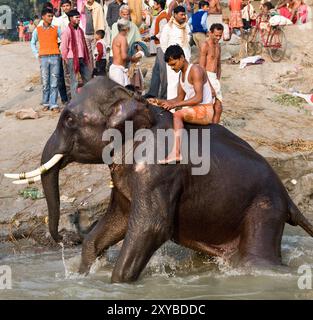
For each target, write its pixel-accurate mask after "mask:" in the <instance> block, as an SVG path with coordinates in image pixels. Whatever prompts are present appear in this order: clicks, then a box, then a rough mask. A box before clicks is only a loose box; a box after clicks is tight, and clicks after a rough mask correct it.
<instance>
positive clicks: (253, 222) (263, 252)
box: [239, 203, 286, 267]
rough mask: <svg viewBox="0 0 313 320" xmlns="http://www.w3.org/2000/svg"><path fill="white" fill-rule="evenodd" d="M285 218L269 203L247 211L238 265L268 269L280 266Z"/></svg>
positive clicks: (241, 236)
mask: <svg viewBox="0 0 313 320" xmlns="http://www.w3.org/2000/svg"><path fill="white" fill-rule="evenodd" d="M285 219H286V217H285V214H284V213H283V212H280V211H278V210H277V209H275V208H273V206H272V205H271V204H269V203H263V208H262V205H260V203H258V204H257V205H256V206H252V207H250V208H249V209H248V212H247V215H246V217H245V220H244V225H243V229H242V232H241V235H240V243H239V257H240V261H239V264H240V265H242V266H256V267H268V266H273V265H281V264H282V262H281V238H282V234H283V231H284V224H285V223H284V221H285Z"/></svg>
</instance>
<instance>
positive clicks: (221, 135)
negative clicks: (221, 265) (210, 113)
mask: <svg viewBox="0 0 313 320" xmlns="http://www.w3.org/2000/svg"><path fill="white" fill-rule="evenodd" d="M210 131H211V132H210V170H209V173H208V174H206V175H199V176H195V175H192V174H191V172H189V174H186V175H184V179H183V182H182V183H183V185H184V186H183V190H184V191H183V193H182V194H181V197H180V203H179V207H178V210H177V213H176V219H177V223H176V224H175V225H176V226H177V228H176V230H175V234H176V237H177V238H179V234H180V236H181V237H184V238H189V239H190V238H197V239H198V240H199V241H201V239H202V240H204V239H205V240H206V241H212V243H215V244H220V243H224V242H225V241H231V240H232V239H234V238H236V237H237V236H238V235H239V233H240V228H241V224H242V222H243V220H244V218H245V214H246V209H247V208H248V207H249V206H250V205H251V204H252V202H253V200H254V199H255V198H256V197H257V196H258V195H260V194H263V195H265V196H269V197H271V198H272V197H281V198H282V202H284V201H285V200H284V197H285V196H286V193H285V190H284V189H283V186H282V184H281V182H280V180H279V178H278V177H277V175H276V174H275V172H274V171H273V169H272V168H271V167H270V165H269V164H268V163H267V161H266V160H265V159H264V158H263V157H262V156H261V155H259V154H258V153H257V152H256V151H255V150H254V149H253V148H252V147H251V146H250V145H249V144H248V143H247V142H245V141H244V140H242V139H240V138H239V137H237V136H236V135H234V134H233V133H231V132H230V131H229V130H227V129H225V128H223V127H221V126H218V125H214V126H211V129H210Z"/></svg>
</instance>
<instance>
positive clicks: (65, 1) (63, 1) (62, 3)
mask: <svg viewBox="0 0 313 320" xmlns="http://www.w3.org/2000/svg"><path fill="white" fill-rule="evenodd" d="M66 3H68V4H69V5H72V2H71V0H62V1H61V7H62V6H63V5H64V4H66Z"/></svg>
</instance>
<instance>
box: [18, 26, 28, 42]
mask: <svg viewBox="0 0 313 320" xmlns="http://www.w3.org/2000/svg"><path fill="white" fill-rule="evenodd" d="M17 30H18V38H19V40H20V42H24V41H25V30H26V27H25V26H24V23H23V21H20V23H19V26H18V27H17Z"/></svg>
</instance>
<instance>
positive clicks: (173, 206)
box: [7, 77, 313, 282]
mask: <svg viewBox="0 0 313 320" xmlns="http://www.w3.org/2000/svg"><path fill="white" fill-rule="evenodd" d="M126 121H132V125H133V128H134V132H138V130H140V129H149V130H150V131H151V139H152V141H151V143H152V142H156V141H157V132H158V130H159V129H164V128H165V129H169V128H172V126H173V115H172V113H170V112H167V111H164V110H162V109H160V108H158V107H155V106H151V105H149V104H148V103H147V102H146V101H141V100H138V99H136V97H134V96H133V94H131V93H130V92H128V91H127V90H126V89H125V88H122V87H121V86H119V85H117V84H116V83H115V82H113V81H111V80H109V79H108V78H104V77H97V78H95V79H93V80H91V81H90V82H89V83H88V84H87V85H86V86H84V87H83V89H82V91H81V93H80V94H78V95H77V96H76V97H75V98H74V99H73V100H72V101H71V103H70V104H69V105H68V106H67V107H66V108H65V109H64V111H63V112H62V114H61V117H60V120H59V123H58V125H57V128H56V130H55V132H54V133H53V134H52V136H51V137H50V139H49V140H48V142H47V144H46V146H45V148H44V151H43V154H42V166H41V167H40V168H39V169H38V170H35V171H34V172H31V173H24V174H22V175H7V176H8V177H10V178H22V180H21V181H22V182H27V181H28V180H27V179H28V178H34V177H37V178H36V179H38V177H40V175H41V180H42V185H43V188H44V192H45V196H46V201H47V204H48V211H49V231H50V233H51V235H52V237H53V239H54V240H55V241H57V242H60V241H62V237H61V235H60V234H59V232H58V223H59V218H60V197H59V184H58V177H59V172H60V170H61V169H63V168H64V167H65V166H66V165H67V164H69V163H71V162H79V163H95V164H96V163H103V159H102V151H103V149H104V148H105V147H106V146H107V145H108V143H109V141H103V140H102V137H103V133H104V132H106V131H107V130H109V129H116V130H118V132H121V134H122V135H123V134H124V129H125V126H126ZM185 128H186V129H187V131H188V132H190V134H191V129H193V130H196V132H198V133H199V135H198V136H199V141H198V147H199V153H201V148H202V141H201V137H202V136H201V132H202V131H203V130H209V131H210V137H211V138H210V141H205V145H207V144H209V143H210V153H211V156H210V160H211V162H210V163H211V165H210V171H209V172H208V173H207V174H205V175H193V174H192V163H189V162H188V163H187V164H178V165H167V166H164V165H159V164H157V162H156V161H155V164H147V163H145V162H141V163H136V162H135V163H133V164H125V163H121V164H115V163H111V164H109V168H110V171H111V177H112V180H113V183H114V188H113V189H112V194H111V200H110V204H109V207H108V209H107V211H106V212H105V213H104V215H103V217H102V218H101V219H100V220H99V222H98V223H97V224H96V226H95V227H94V228H93V229H92V231H91V232H90V233H89V234H88V235H87V236H86V237H85V239H84V242H83V248H82V261H81V266H80V272H82V273H87V272H88V271H89V269H90V267H91V265H92V264H93V263H94V262H95V260H96V258H97V257H99V256H101V255H103V254H104V253H105V251H106V250H107V249H108V248H109V247H110V246H113V245H114V244H116V243H118V242H119V241H120V240H124V241H123V245H122V248H121V250H120V253H119V256H118V259H117V262H116V264H115V267H114V270H113V274H112V282H131V281H135V280H137V279H138V277H139V275H140V273H141V272H142V270H143V269H144V268H145V266H146V264H147V263H148V261H149V259H150V257H151V256H152V255H153V254H154V252H155V251H156V250H157V249H158V248H159V247H160V246H161V245H162V244H164V243H165V242H166V241H168V240H172V241H175V242H177V243H178V244H180V245H182V246H185V247H188V248H191V249H194V250H197V251H200V252H203V253H205V254H209V255H215V256H222V257H228V258H229V259H231V261H233V262H234V263H235V264H237V265H238V264H239V265H249V266H269V265H270V266H273V265H280V264H281V263H282V262H281V239H282V234H283V230H284V226H285V223H289V224H291V225H299V226H301V227H302V228H303V229H305V230H306V231H307V232H308V233H309V234H310V235H311V236H313V226H312V225H311V224H310V223H309V222H308V220H307V219H306V218H305V217H304V216H303V215H302V214H301V212H300V211H299V210H298V209H297V207H296V206H295V204H294V203H293V202H292V200H291V199H290V197H289V195H288V193H287V191H286V189H285V188H284V186H283V184H282V182H281V181H280V179H279V178H278V176H277V175H276V174H275V172H274V171H273V169H272V168H271V167H270V165H269V164H268V163H267V162H266V160H265V159H264V158H263V157H262V156H260V155H259V154H258V153H256V152H255V151H254V150H253V148H252V147H251V146H250V145H249V144H248V143H246V142H245V141H243V140H242V139H240V138H239V137H237V136H236V135H234V134H233V133H231V132H230V131H229V130H227V129H226V128H224V127H222V126H219V125H216V124H213V125H209V126H200V125H197V126H194V125H191V124H186V125H185ZM123 137H125V136H123ZM121 141H122V143H123V147H125V145H126V143H127V141H125V139H122V140H121ZM137 144H139V145H140V142H139V143H137ZM154 148H157V143H154ZM122 150H123V152H125V149H123V148H122ZM112 152H113V153H114V156H115V150H113V151H112ZM166 154H168V150H166ZM125 156H126V155H125V154H122V159H123V158H125ZM155 160H157V159H155Z"/></svg>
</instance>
